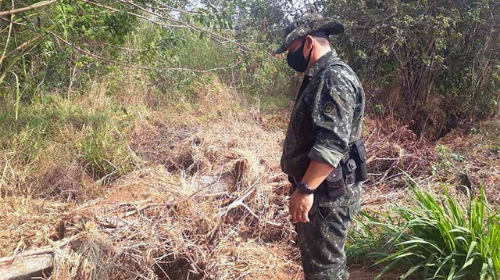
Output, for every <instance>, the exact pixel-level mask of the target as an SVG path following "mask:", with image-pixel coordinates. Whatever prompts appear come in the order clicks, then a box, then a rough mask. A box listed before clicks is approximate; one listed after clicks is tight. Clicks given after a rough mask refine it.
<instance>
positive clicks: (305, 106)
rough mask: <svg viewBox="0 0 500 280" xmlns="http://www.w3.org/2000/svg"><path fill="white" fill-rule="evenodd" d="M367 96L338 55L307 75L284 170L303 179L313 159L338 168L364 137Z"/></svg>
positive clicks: (288, 139)
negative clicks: (352, 146) (352, 145)
mask: <svg viewBox="0 0 500 280" xmlns="http://www.w3.org/2000/svg"><path fill="white" fill-rule="evenodd" d="M364 107H365V93H364V91H363V88H362V87H361V83H360V82H359V80H358V78H357V76H356V74H355V73H354V72H353V71H352V69H351V68H350V67H349V66H347V64H345V63H344V62H342V61H341V60H340V59H339V58H338V57H337V54H336V53H335V51H331V52H328V53H327V54H325V55H324V56H322V57H321V58H320V59H319V60H318V61H316V63H314V64H313V65H312V66H311V67H310V68H309V70H307V71H306V73H305V77H304V81H303V83H302V86H301V90H300V91H299V93H298V96H297V99H296V101H295V105H294V109H293V112H292V115H291V118H290V124H289V126H288V131H287V135H286V139H285V143H284V146H283V154H282V157H281V169H282V170H283V172H285V173H286V174H288V175H289V176H292V177H293V178H294V179H295V180H297V181H299V180H301V179H302V177H303V176H304V174H305V173H306V171H307V168H308V166H309V163H310V161H311V159H314V160H316V161H320V162H324V163H328V164H330V165H332V166H337V165H338V163H339V162H340V160H341V159H342V158H343V157H344V155H345V153H346V152H347V150H348V146H349V144H350V143H352V142H354V141H356V140H358V139H359V138H360V135H361V129H362V122H363V112H364Z"/></svg>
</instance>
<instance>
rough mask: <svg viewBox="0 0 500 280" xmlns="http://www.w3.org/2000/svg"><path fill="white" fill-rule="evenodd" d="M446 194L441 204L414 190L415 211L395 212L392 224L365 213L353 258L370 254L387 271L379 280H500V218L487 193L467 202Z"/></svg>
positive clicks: (398, 209)
mask: <svg viewBox="0 0 500 280" xmlns="http://www.w3.org/2000/svg"><path fill="white" fill-rule="evenodd" d="M443 190H444V196H443V198H438V197H436V196H433V195H431V194H430V193H428V192H426V191H423V190H417V189H416V188H413V189H412V193H413V199H414V207H412V208H407V207H400V208H397V209H395V214H396V215H395V216H394V217H392V218H389V219H388V221H382V220H381V219H379V218H375V217H373V216H370V215H368V214H366V213H363V216H364V217H365V218H366V219H367V221H366V220H365V221H364V222H363V221H362V222H360V225H359V229H358V230H356V231H355V232H354V233H353V235H352V238H353V241H352V245H351V246H350V248H349V254H350V256H351V257H356V256H358V257H359V256H361V255H362V254H364V255H365V256H367V257H368V258H372V259H375V260H376V264H377V265H384V266H385V269H384V270H382V272H381V273H380V274H379V275H378V277H377V279H384V275H386V274H387V272H389V271H391V270H393V269H395V268H398V269H402V268H403V270H404V271H405V272H404V273H403V274H402V276H401V279H406V278H409V277H410V276H412V277H413V278H412V279H448V280H452V279H481V280H483V279H484V280H496V279H498V276H499V272H500V219H499V214H500V213H499V212H497V211H494V210H493V209H492V207H491V206H490V204H489V203H488V199H487V197H486V193H485V191H484V188H482V189H481V194H480V195H479V197H475V198H471V197H470V195H468V198H467V199H466V200H464V201H460V200H457V199H456V198H454V197H452V196H451V195H450V193H449V192H448V189H447V188H446V187H445V186H443ZM416 275H418V277H417V278H415V276H416Z"/></svg>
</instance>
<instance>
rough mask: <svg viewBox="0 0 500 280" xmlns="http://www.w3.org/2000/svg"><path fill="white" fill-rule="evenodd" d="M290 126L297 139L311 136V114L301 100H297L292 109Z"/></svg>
mask: <svg viewBox="0 0 500 280" xmlns="http://www.w3.org/2000/svg"><path fill="white" fill-rule="evenodd" d="M291 126H292V130H293V131H294V134H295V137H296V138H297V139H301V138H305V137H307V135H308V134H311V112H310V111H309V106H308V105H307V104H306V102H304V100H303V99H299V100H298V101H297V103H296V105H295V108H294V109H293V114H292V119H291Z"/></svg>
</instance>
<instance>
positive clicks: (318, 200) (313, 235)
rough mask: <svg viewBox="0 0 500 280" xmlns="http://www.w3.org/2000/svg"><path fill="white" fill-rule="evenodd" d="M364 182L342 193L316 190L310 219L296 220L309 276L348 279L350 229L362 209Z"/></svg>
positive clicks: (320, 279)
mask: <svg viewBox="0 0 500 280" xmlns="http://www.w3.org/2000/svg"><path fill="white" fill-rule="evenodd" d="M361 194H362V185H361V183H356V184H355V185H354V186H352V187H349V188H348V189H347V191H346V193H345V194H344V195H342V196H340V197H336V198H330V197H328V195H327V194H326V191H318V192H316V193H315V194H314V203H313V206H312V208H311V211H310V212H309V219H310V222H309V223H297V227H296V230H297V234H298V241H299V247H300V254H301V258H302V266H303V268H304V274H305V279H306V280H347V279H349V272H348V267H347V265H346V261H347V260H346V255H345V252H344V248H345V241H346V237H347V231H348V229H349V226H350V224H351V221H352V219H353V217H354V216H356V215H357V214H358V212H359V210H360V198H361Z"/></svg>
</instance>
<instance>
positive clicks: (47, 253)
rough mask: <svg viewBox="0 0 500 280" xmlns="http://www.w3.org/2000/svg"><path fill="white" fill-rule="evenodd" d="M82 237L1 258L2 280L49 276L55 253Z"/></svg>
mask: <svg viewBox="0 0 500 280" xmlns="http://www.w3.org/2000/svg"><path fill="white" fill-rule="evenodd" d="M79 236H80V235H79V234H77V235H74V236H72V237H71V238H65V239H62V240H59V241H56V242H54V243H53V244H52V245H51V246H45V247H42V248H38V249H33V250H27V251H23V252H21V253H19V254H16V255H14V256H11V257H5V258H0V280H30V279H31V278H33V277H42V276H43V275H44V274H49V273H50V272H51V270H52V267H53V266H54V251H55V250H56V249H58V248H62V247H64V246H66V245H68V244H69V243H70V242H71V241H73V240H75V239H77V238H78V237H79Z"/></svg>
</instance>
